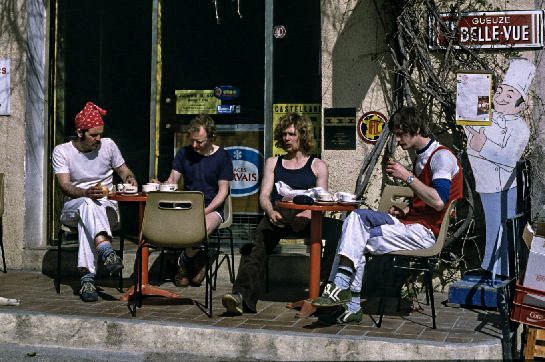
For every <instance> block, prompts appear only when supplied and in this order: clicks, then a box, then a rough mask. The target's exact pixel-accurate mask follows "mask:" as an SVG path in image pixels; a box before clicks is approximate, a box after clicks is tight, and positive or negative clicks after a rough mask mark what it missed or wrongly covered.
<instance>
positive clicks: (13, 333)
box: [0, 267, 502, 360]
mask: <svg viewBox="0 0 545 362" xmlns="http://www.w3.org/2000/svg"><path fill="white" fill-rule="evenodd" d="M222 270H223V272H224V273H223V274H227V272H226V268H224V267H222ZM223 274H222V275H220V278H218V289H217V290H216V291H215V292H214V298H213V307H214V313H213V317H212V318H208V317H207V316H206V315H205V314H204V313H203V312H202V311H201V310H200V309H199V308H198V307H197V306H196V305H194V304H193V300H195V301H197V302H201V303H202V302H204V287H201V288H193V287H190V288H183V289H182V288H176V287H175V286H174V285H173V284H172V283H171V282H164V283H163V284H162V287H163V288H165V289H168V290H170V291H173V292H177V293H180V294H181V295H182V296H183V298H182V299H181V300H180V301H179V302H178V303H177V304H172V303H167V302H165V301H164V300H162V299H160V298H147V299H146V300H145V301H144V305H143V307H142V308H140V309H138V311H137V315H136V317H135V318H133V317H131V315H130V313H129V312H128V309H127V306H126V303H122V302H119V301H118V300H117V298H119V296H120V293H119V292H118V291H117V290H116V289H115V285H116V281H113V280H112V281H110V280H99V282H98V283H97V284H98V285H99V286H100V288H101V298H100V299H99V301H98V302H96V303H84V302H82V301H81V300H80V299H79V297H78V295H77V289H78V288H79V280H78V279H74V278H72V279H67V278H65V279H64V280H63V282H62V285H61V293H60V294H56V292H55V289H54V286H53V280H52V279H51V278H50V277H48V276H45V275H43V274H41V273H34V272H18V271H12V270H9V271H8V273H7V274H3V273H0V296H2V297H8V298H17V299H20V300H21V305H20V306H17V307H8V306H0V321H1V322H0V343H21V344H29V345H43V346H55V345H56V346H63V347H73V348H98V349H102V350H109V349H115V350H117V351H127V352H129V351H132V352H150V353H161V354H165V353H166V354H171V355H172V354H176V353H180V352H185V353H188V352H191V353H192V354H195V355H197V356H199V355H200V356H203V358H205V357H221V358H223V359H224V360H225V359H245V360H258V359H266V360H383V359H389V360H399V359H403V360H408V359H422V360H430V359H434V360H437V359H457V360H463V359H496V360H500V359H501V358H502V349H501V340H500V338H501V330H500V320H499V317H498V313H497V312H496V311H487V310H476V309H474V310H470V309H464V308H460V307H459V306H446V305H444V304H443V302H445V300H446V299H447V296H446V294H445V293H439V292H437V293H436V294H435V296H436V298H435V301H436V310H437V329H436V330H433V329H431V327H430V326H431V317H430V310H429V308H428V306H427V305H425V304H422V307H423V310H422V311H419V312H412V313H409V311H408V310H407V309H406V308H402V310H401V312H395V307H396V302H395V300H391V301H389V303H388V306H387V309H386V315H385V316H384V320H383V324H382V327H381V328H377V327H376V326H375V325H374V322H373V318H375V319H376V315H369V314H366V315H365V316H364V319H363V321H362V323H361V324H359V325H346V326H329V327H322V326H319V325H317V323H316V320H317V318H316V317H310V318H302V319H298V318H296V317H295V311H294V310H290V309H287V308H285V304H286V303H285V302H286V301H290V300H295V299H300V298H302V297H304V296H305V290H304V288H291V289H290V290H283V289H281V288H279V286H278V285H271V288H270V289H271V293H269V294H268V295H266V296H265V297H264V300H263V301H260V302H259V304H258V309H259V311H258V313H256V314H245V315H243V316H238V317H232V316H226V315H224V308H223V307H222V305H221V296H222V295H223V293H225V292H228V291H230V284H229V282H228V280H227V276H226V275H223ZM129 284H130V280H129V279H126V280H125V286H128V285H129ZM275 297H276V298H275ZM280 297H281V298H280ZM279 299H281V300H279ZM364 310H365V311H366V312H367V313H369V312H372V313H376V300H369V301H366V302H365V303H364Z"/></svg>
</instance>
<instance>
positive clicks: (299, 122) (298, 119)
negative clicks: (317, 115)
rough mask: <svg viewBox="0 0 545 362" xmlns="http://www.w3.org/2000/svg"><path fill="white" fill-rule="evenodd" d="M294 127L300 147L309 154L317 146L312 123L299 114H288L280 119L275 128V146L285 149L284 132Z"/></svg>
mask: <svg viewBox="0 0 545 362" xmlns="http://www.w3.org/2000/svg"><path fill="white" fill-rule="evenodd" d="M291 125H293V127H294V128H295V129H296V131H297V135H298V136H299V147H300V149H301V151H302V152H303V153H305V154H308V153H309V152H310V151H311V150H312V149H313V148H314V146H315V144H316V142H315V141H314V132H313V129H312V122H311V121H310V120H309V119H308V118H306V117H304V116H301V115H300V114H298V113H287V114H286V115H284V116H282V117H280V119H279V120H278V124H277V125H276V127H274V145H275V146H276V147H278V148H282V149H285V147H284V140H283V139H282V132H283V131H284V130H285V129H286V128H288V127H289V126H291Z"/></svg>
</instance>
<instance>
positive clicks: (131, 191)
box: [118, 184, 138, 194]
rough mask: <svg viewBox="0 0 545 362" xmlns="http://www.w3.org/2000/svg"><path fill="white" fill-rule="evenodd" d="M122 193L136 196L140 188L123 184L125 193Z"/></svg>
mask: <svg viewBox="0 0 545 362" xmlns="http://www.w3.org/2000/svg"><path fill="white" fill-rule="evenodd" d="M118 186H119V185H118ZM122 192H124V193H126V194H135V193H137V192H138V186H133V185H131V184H123V191H122Z"/></svg>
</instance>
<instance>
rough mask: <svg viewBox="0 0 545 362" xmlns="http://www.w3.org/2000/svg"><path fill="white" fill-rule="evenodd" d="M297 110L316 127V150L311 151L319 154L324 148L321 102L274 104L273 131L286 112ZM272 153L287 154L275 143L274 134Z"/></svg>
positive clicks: (313, 153) (296, 111)
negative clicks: (322, 141)
mask: <svg viewBox="0 0 545 362" xmlns="http://www.w3.org/2000/svg"><path fill="white" fill-rule="evenodd" d="M290 112H295V113H299V114H301V115H303V116H305V117H307V118H308V119H310V121H311V122H312V126H313V128H314V139H315V140H316V146H315V147H314V150H312V151H311V152H310V153H311V154H312V155H314V156H319V155H320V153H321V150H322V145H321V139H322V132H321V131H322V123H321V120H322V108H321V105H320V104H309V103H307V104H299V103H288V104H286V103H281V104H280V103H279V104H273V125H272V131H271V133H272V132H274V127H276V125H277V124H278V120H279V119H280V117H282V116H283V115H284V114H286V113H290ZM272 138H273V139H272V145H271V146H270V147H272V155H273V156H280V155H283V154H285V153H286V152H284V150H283V149H281V148H278V147H276V146H275V145H274V136H273V137H272Z"/></svg>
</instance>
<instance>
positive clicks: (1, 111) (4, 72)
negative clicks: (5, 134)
mask: <svg viewBox="0 0 545 362" xmlns="http://www.w3.org/2000/svg"><path fill="white" fill-rule="evenodd" d="M9 74H10V60H9V59H5V58H0V116H9V115H10V113H11V109H10V103H11V102H10V93H9V78H10V76H9Z"/></svg>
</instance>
